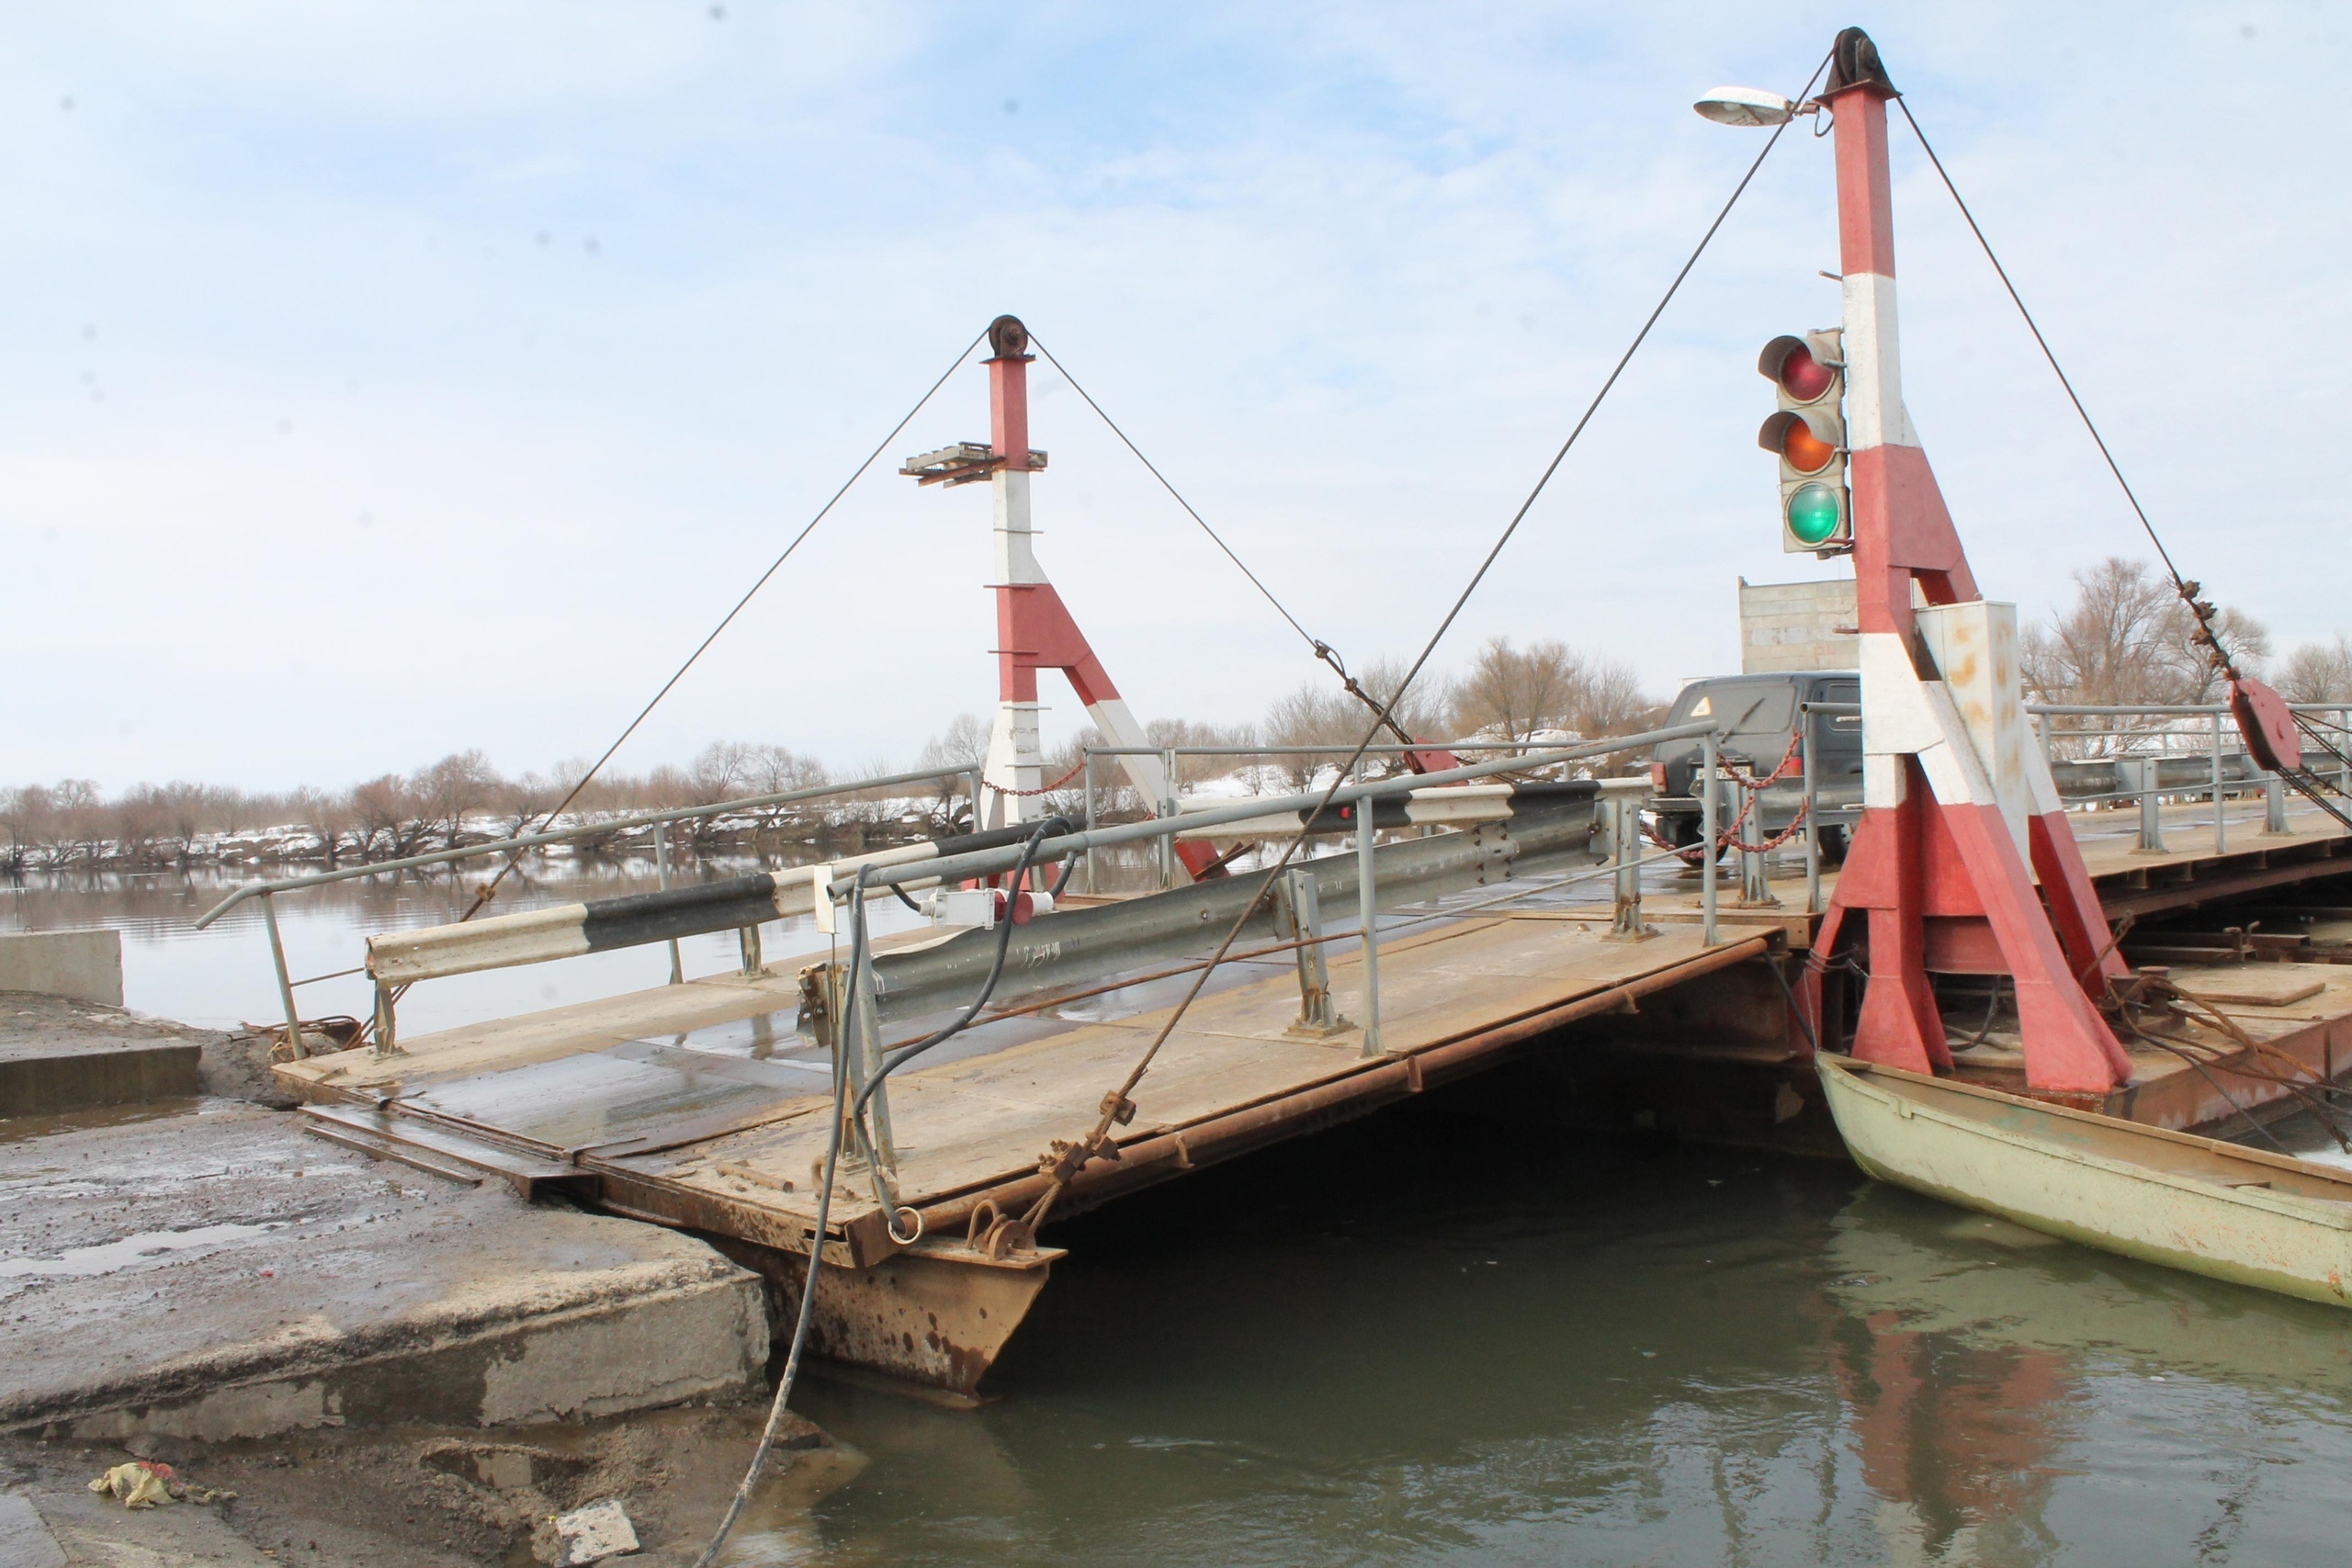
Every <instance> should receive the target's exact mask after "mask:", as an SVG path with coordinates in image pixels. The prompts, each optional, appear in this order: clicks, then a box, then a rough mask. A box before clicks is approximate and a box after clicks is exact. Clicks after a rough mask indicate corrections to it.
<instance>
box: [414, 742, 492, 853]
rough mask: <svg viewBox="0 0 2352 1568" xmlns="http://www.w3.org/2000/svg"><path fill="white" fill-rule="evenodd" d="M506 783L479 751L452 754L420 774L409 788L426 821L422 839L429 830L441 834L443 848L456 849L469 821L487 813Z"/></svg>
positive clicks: (421, 833)
mask: <svg viewBox="0 0 2352 1568" xmlns="http://www.w3.org/2000/svg"><path fill="white" fill-rule="evenodd" d="M505 782H506V781H505V780H503V779H502V778H500V777H499V776H498V770H497V769H495V768H493V767H492V766H491V765H490V759H489V758H488V757H486V756H484V755H483V754H482V752H481V750H480V749H479V748H477V749H476V750H470V751H452V752H451V753H450V754H449V755H447V756H446V757H444V758H442V759H441V760H440V761H437V762H435V763H434V764H433V765H432V766H431V767H429V768H424V769H422V770H420V771H419V772H418V773H417V775H416V777H415V779H414V780H413V781H412V783H411V784H410V786H409V788H410V795H411V796H412V799H413V804H414V805H415V807H416V808H417V811H418V814H419V816H420V817H421V818H424V820H423V821H422V822H421V823H420V824H419V829H420V830H419V832H418V834H417V837H418V839H419V840H423V838H424V834H425V832H426V831H428V830H434V831H438V832H439V833H440V835H441V841H442V844H443V846H444V847H445V848H447V849H452V850H454V849H456V848H457V847H458V836H459V834H460V833H461V832H463V830H464V829H465V824H466V818H467V817H468V816H469V815H470V814H471V813H473V812H476V811H481V810H485V809H487V808H488V807H489V806H490V804H491V802H492V799H493V798H494V797H495V796H496V795H497V793H498V791H499V789H500V787H501V786H502V785H503V784H504V783H505Z"/></svg>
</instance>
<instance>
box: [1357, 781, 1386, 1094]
mask: <svg viewBox="0 0 2352 1568" xmlns="http://www.w3.org/2000/svg"><path fill="white" fill-rule="evenodd" d="M1372 816H1373V803H1372V802H1371V801H1369V800H1359V801H1357V802H1356V919H1357V921H1358V923H1359V924H1360V925H1361V926H1362V928H1363V1054H1364V1055H1367V1056H1377V1055H1380V1052H1381V1044H1380V898H1379V895H1378V893H1377V891H1376V889H1375V888H1374V885H1373V863H1372V862H1373V855H1372V849H1373V840H1374V838H1375V837H1376V836H1377V835H1376V834H1375V833H1374V830H1373V826H1372Z"/></svg>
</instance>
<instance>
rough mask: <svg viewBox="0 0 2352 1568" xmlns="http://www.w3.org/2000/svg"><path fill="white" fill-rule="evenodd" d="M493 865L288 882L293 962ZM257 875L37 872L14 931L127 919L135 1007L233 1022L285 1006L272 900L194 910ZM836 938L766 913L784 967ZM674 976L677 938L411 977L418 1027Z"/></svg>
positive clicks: (412, 1028)
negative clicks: (517, 965)
mask: <svg viewBox="0 0 2352 1568" xmlns="http://www.w3.org/2000/svg"><path fill="white" fill-rule="evenodd" d="M786 863H788V862H786V861H785V860H781V859H769V860H766V861H761V860H757V859H753V858H752V857H749V856H733V857H728V856H712V857H707V858H704V859H701V860H688V859H684V858H683V857H682V858H681V861H680V863H679V864H678V865H677V866H676V868H675V869H674V872H673V876H674V879H675V881H676V882H677V883H678V884H680V885H684V884H689V883H697V882H706V881H714V880H717V879H719V878H722V877H729V876H741V875H743V874H747V873H750V872H752V871H755V870H759V869H763V868H764V867H773V866H777V865H782V864H786ZM491 864H492V863H488V862H484V863H479V864H475V865H473V866H470V867H469V868H468V869H467V871H466V873H465V874H463V875H462V876H452V875H450V874H447V872H444V871H438V870H433V871H427V872H425V873H417V872H393V873H385V874H380V875H375V876H363V877H355V878H353V879H352V880H350V881H347V882H337V883H330V884H328V885H326V886H322V887H313V888H308V889H305V890H303V891H301V892H299V893H290V894H287V895H285V896H283V897H281V898H280V899H279V900H278V926H279V930H280V931H281V932H282V933H283V935H284V939H285V942H286V951H287V961H288V965H289V967H290V968H291V970H292V973H293V975H294V976H295V977H296V978H297V979H301V978H304V977H307V976H321V975H330V974H334V972H336V971H339V970H345V969H351V968H354V967H356V965H357V964H359V963H360V962H361V960H362V959H363V958H364V957H365V956H366V953H365V946H364V944H365V942H366V940H367V938H368V936H369V935H371V934H373V933H375V932H378V931H399V930H406V929H411V928H414V927H418V926H430V925H438V924H441V923H443V922H445V921H448V920H454V919H458V917H459V916H460V915H462V914H463V913H464V912H465V911H466V909H467V908H468V907H469V906H470V905H471V904H472V903H473V901H474V890H475V888H476V887H478V886H480V885H481V883H483V882H485V881H487V880H488V879H489V876H490V874H491V869H490V868H491ZM248 880H250V878H248V877H245V876H242V875H239V874H234V873H227V874H224V873H221V872H219V871H215V870H210V869H199V870H196V871H191V872H187V873H180V872H158V873H152V874H122V873H83V874H77V873H56V874H34V873H28V874H26V875H24V876H23V877H21V878H19V879H17V880H14V881H11V882H6V883H0V930H8V931H54V930H62V929H65V928H68V927H74V926H94V925H105V926H113V927H115V928H117V929H118V930H119V931H121V932H122V940H123V990H124V999H125V1000H126V1001H127V1002H128V1003H129V1005H130V1006H131V1007H133V1008H135V1009H137V1010H140V1011H142V1012H151V1013H156V1014H159V1015H161V1016H164V1017H167V1018H176V1019H180V1020H183V1021H187V1022H190V1023H200V1024H204V1025H206V1026H208V1027H210V1028H215V1029H233V1028H235V1027H236V1026H237V1024H238V1023H239V1021H243V1020H253V1021H267V1020H273V1019H277V1018H281V1017H283V1013H282V1011H281V1010H280V1008H279V1005H278V999H277V980H276V977H275V972H274V970H273V969H272V967H271V964H270V959H269V945H268V937H267V933H266V930H265V928H264V925H263V919H262V913H261V908H260V906H259V905H258V904H257V903H254V902H251V901H248V902H247V903H244V904H242V905H239V906H238V907H237V908H235V909H233V910H232V911H231V912H230V913H229V914H228V915H226V916H224V917H223V918H222V919H220V920H219V921H217V922H215V923H214V924H213V925H212V926H210V927H209V928H208V929H206V930H204V931H196V930H194V929H193V928H192V926H191V925H190V923H189V922H191V921H192V920H194V919H196V917H197V916H198V915H200V914H202V913H203V912H204V911H205V910H207V909H209V908H211V907H212V906H213V905H215V904H217V903H219V902H220V900H221V899H222V898H224V897H227V896H228V895H229V894H230V892H232V890H233V889H235V888H236V887H237V886H240V885H242V884H243V882H245V881H248ZM660 885H661V883H660V875H659V873H658V872H657V870H656V868H655V866H654V863H653V862H652V860H651V859H650V857H644V858H630V857H605V856H585V855H580V856H573V855H567V856H562V857H548V856H545V855H534V856H527V857H526V858H525V860H524V861H523V863H521V864H520V865H519V866H518V867H517V868H516V869H515V873H514V874H512V875H510V876H509V877H508V878H507V879H506V880H505V882H504V883H503V884H502V885H501V886H500V887H499V889H498V897H497V901H496V904H495V906H494V908H495V910H496V911H497V912H499V913H502V914H504V913H512V912H515V911H516V910H522V909H533V908H542V907H544V906H546V905H548V904H560V903H568V902H571V901H572V900H575V899H589V898H610V897H619V896H621V895H623V894H630V893H648V892H651V891H653V890H654V889H655V888H657V887H658V886H660ZM875 919H876V929H878V930H883V931H890V930H897V929H900V928H902V927H904V926H906V925H909V924H911V923H913V918H912V917H911V916H909V915H907V914H906V913H905V911H904V910H902V909H900V908H898V907H897V906H896V905H890V906H888V907H880V906H877V908H876V912H875ZM828 940H829V939H828V938H826V937H825V936H824V935H823V934H822V933H820V932H819V931H816V930H815V926H814V922H813V921H812V920H811V919H809V918H808V917H806V916H802V917H799V918H797V919H788V920H774V921H771V922H769V923H768V924H767V925H765V926H763V927H762V928H761V941H762V944H763V950H764V953H765V956H766V959H767V961H768V963H770V964H772V965H776V966H779V967H781V966H782V965H784V964H788V963H790V962H791V960H792V959H793V957H794V956H795V955H797V954H800V953H816V952H819V951H820V950H821V949H822V948H823V947H824V946H825V944H826V942H828ZM679 945H680V949H681V955H682V957H683V959H684V966H685V973H686V975H687V976H689V977H690V978H691V977H693V976H700V975H711V974H718V973H721V972H724V971H726V970H728V969H731V968H733V967H735V966H736V964H738V962H739V957H738V949H737V944H736V937H735V935H734V933H733V932H731V931H729V932H720V933H716V934H711V935H706V936H699V937H693V938H689V939H686V940H685V941H684V942H681V943H680V944H679ZM669 977H670V956H669V951H668V949H666V948H664V947H662V946H658V945H657V946H652V947H642V948H632V949H628V950H625V951H622V952H617V953H592V954H588V955H586V956H584V957H581V958H573V959H566V960H564V961H562V962H560V963H556V964H534V965H530V966H528V967H526V968H521V969H507V970H492V971H489V972H487V973H484V974H479V975H459V976H452V977H451V978H448V979H446V980H435V981H433V982H431V983H429V984H426V985H422V986H419V987H415V988H413V990H411V991H410V992H409V994H408V996H407V997H406V998H403V999H402V1001H401V1028H402V1030H403V1032H406V1033H408V1034H410V1035H414V1034H419V1033H424V1032H428V1031H431V1030H435V1029H445V1028H448V1027H451V1026H453V1025H456V1024H459V1023H465V1022H470V1021H476V1020H480V1019H486V1018H497V1017H503V1016H506V1015H510V1014H514V1013H518V1012H527V1011H532V1010H537V1009H540V1008H548V1007H556V1006H560V1005H562V1004H565V1003H569V1002H575V1001H584V1000H587V999H589V998H595V997H605V996H613V995H616V994H618V993H620V992H623V991H632V990H639V989H642V988H644V987H652V986H659V985H661V984H662V983H663V982H664V981H666V980H667V979H668V978H669ZM370 995H371V993H370V992H369V989H368V984H367V981H366V979H365V978H364V976H356V975H351V976H341V977H339V978H335V979H329V980H325V981H323V982H322V983H319V984H317V985H312V986H307V987H302V988H301V989H300V991H299V992H298V999H299V1000H300V1005H301V1008H302V1012H303V1016H305V1017H306V1018H321V1017H327V1016H331V1015H334V1014H337V1013H343V1014H349V1015H353V1016H356V1017H365V1016H366V1015H367V1013H368V1008H369V1006H370Z"/></svg>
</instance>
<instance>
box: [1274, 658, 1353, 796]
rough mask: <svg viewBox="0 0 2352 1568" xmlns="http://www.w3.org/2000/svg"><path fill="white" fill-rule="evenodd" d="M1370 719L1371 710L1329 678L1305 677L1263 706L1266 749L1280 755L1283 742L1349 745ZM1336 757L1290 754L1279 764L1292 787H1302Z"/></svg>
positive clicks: (1338, 759)
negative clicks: (1284, 693)
mask: <svg viewBox="0 0 2352 1568" xmlns="http://www.w3.org/2000/svg"><path fill="white" fill-rule="evenodd" d="M1371 723H1372V715H1371V713H1370V712H1369V711H1367V710H1366V709H1365V707H1364V705H1363V704H1362V703H1359V702H1357V701H1356V700H1355V699H1354V698H1353V697H1351V696H1349V695H1348V694H1347V693H1345V692H1342V691H1340V690H1338V689H1337V688H1335V687H1333V686H1332V685H1331V684H1330V683H1329V682H1325V681H1308V682H1305V683H1304V684H1302V685H1301V686H1299V688H1298V689H1297V690H1296V691H1294V692H1292V693H1290V694H1287V695H1284V696H1281V697H1277V698H1275V699H1274V705H1273V706H1272V707H1270V708H1268V709H1267V710H1266V722H1265V725H1264V727H1263V728H1264V734H1265V737H1266V749H1267V750H1269V751H1272V752H1274V753H1276V754H1277V755H1279V754H1280V753H1281V751H1282V750H1283V748H1284V747H1286V746H1352V745H1354V744H1355V743H1356V742H1357V741H1359V740H1361V739H1363V732H1364V730H1365V729H1366V728H1368V727H1369V726H1370V725H1371ZM1336 761H1340V758H1339V757H1336V756H1329V755H1326V756H1312V755H1309V756H1292V757H1288V758H1285V759H1284V760H1283V761H1282V762H1281V764H1280V766H1281V767H1282V770H1283V773H1284V775H1285V776H1287V778H1288V779H1289V781H1290V784H1291V787H1292V788H1294V789H1305V788H1306V786H1307V785H1308V784H1311V783H1312V782H1313V781H1314V778H1315V773H1316V770H1317V769H1318V768H1321V767H1324V766H1326V765H1328V764H1329V763H1331V762H1336Z"/></svg>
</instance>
